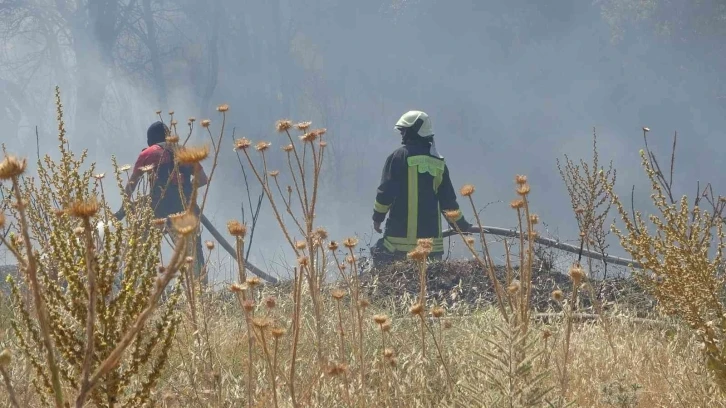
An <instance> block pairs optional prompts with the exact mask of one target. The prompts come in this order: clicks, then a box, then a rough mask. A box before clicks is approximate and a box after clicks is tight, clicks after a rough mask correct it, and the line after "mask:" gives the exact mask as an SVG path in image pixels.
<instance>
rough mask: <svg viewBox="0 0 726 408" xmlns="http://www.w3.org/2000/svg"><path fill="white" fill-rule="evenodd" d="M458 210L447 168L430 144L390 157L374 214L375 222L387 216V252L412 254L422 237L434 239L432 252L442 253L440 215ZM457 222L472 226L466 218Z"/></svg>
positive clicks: (402, 149)
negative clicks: (432, 151)
mask: <svg viewBox="0 0 726 408" xmlns="http://www.w3.org/2000/svg"><path fill="white" fill-rule="evenodd" d="M458 209H459V204H458V203H457V201H456V192H455V191H454V187H453V186H452V184H451V179H450V178H449V169H448V166H446V163H445V161H444V160H443V159H439V158H437V157H434V156H431V155H430V154H429V145H428V143H420V144H419V143H414V144H406V145H404V146H402V147H400V148H398V149H396V150H395V151H394V152H393V153H391V155H390V156H388V158H387V159H386V163H385V165H384V166H383V174H382V176H381V184H380V185H379V187H378V194H377V195H376V201H375V204H374V211H373V220H374V221H376V222H382V221H383V220H384V219H385V217H386V213H388V220H387V221H386V226H385V232H384V236H383V245H384V246H385V247H386V249H388V250H389V251H391V252H394V251H401V252H410V251H412V250H413V249H414V248H415V247H416V244H417V240H418V239H419V238H433V241H434V246H433V250H432V252H433V253H439V252H443V251H444V244H443V238H442V235H441V232H442V230H441V213H442V211H447V210H458ZM454 221H455V222H456V224H457V225H458V226H459V228H461V229H467V228H469V226H470V224H469V223H468V222H467V221H466V220H465V219H464V217H463V216H460V217H459V219H457V220H454Z"/></svg>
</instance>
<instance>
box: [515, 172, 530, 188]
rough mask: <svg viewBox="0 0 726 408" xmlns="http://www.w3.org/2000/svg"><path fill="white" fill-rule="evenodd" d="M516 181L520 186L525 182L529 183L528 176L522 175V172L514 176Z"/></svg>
mask: <svg viewBox="0 0 726 408" xmlns="http://www.w3.org/2000/svg"><path fill="white" fill-rule="evenodd" d="M514 182H515V183H517V184H518V185H520V186H521V185H523V184H526V183H527V176H525V175H522V174H517V175H516V176H514Z"/></svg>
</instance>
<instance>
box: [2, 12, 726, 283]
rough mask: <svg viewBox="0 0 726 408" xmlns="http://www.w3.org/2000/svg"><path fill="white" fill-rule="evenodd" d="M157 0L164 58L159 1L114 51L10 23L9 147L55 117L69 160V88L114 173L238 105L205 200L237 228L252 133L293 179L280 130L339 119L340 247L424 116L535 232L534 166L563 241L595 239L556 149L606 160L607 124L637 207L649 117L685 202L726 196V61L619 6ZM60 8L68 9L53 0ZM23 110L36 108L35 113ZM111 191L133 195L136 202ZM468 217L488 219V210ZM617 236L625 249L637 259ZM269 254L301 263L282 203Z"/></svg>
mask: <svg viewBox="0 0 726 408" xmlns="http://www.w3.org/2000/svg"><path fill="white" fill-rule="evenodd" d="M142 3H143V5H144V6H145V5H147V4H148V6H149V7H150V8H149V9H148V10H151V14H150V16H152V17H153V21H154V22H155V23H154V24H153V26H154V28H155V37H154V39H155V44H156V48H157V49H156V52H154V51H153V50H152V48H153V47H151V45H152V44H151V43H150V42H149V41H148V38H147V37H148V35H147V34H148V33H149V30H148V28H149V27H148V26H147V25H146V24H145V23H143V22H141V21H143V17H145V16H146V15H145V14H144V13H145V11H148V10H146V9H144V7H142V6H139V7H140V8H138V10H137V9H136V8H133V9H132V14H133V13H138V15H132V16H130V17H129V16H124V14H123V13H124V11H123V10H124V6H127V5H128V4H130V3H128V2H125V1H119V2H118V5H119V6H120V7H119V8H118V9H116V13H117V19H116V20H114V21H115V22H116V23H118V22H120V21H125V22H132V23H131V25H118V26H117V27H118V33H116V34H118V35H117V36H116V39H115V40H113V42H112V49H110V50H106V49H105V48H104V47H106V46H107V42H108V41H109V40H108V36H105V37H103V36H100V37H99V35H100V34H99V33H100V31H98V30H96V31H93V30H90V31H82V30H81V29H80V28H79V27H75V26H71V24H70V23H69V21H72V20H70V19H67V20H64V21H66V22H67V23H65V24H66V26H65V27H64V28H63V30H62V33H63V35H62V36H59V40H57V41H50V40H48V39H47V36H45V37H44V35H43V32H42V27H43V26H42V24H40V23H39V22H35V23H32V24H31V23H23V24H25V25H22V24H21V25H15V26H12V25H7V26H6V27H9V28H7V29H4V31H3V33H2V34H3V35H4V36H5V37H6V38H7V39H8V41H7V42H6V44H5V45H4V48H3V50H2V54H0V81H2V83H3V84H6V85H5V86H4V87H0V89H2V90H3V92H2V93H1V94H0V107H3V108H4V110H3V111H2V112H4V115H5V116H3V117H2V118H0V120H2V124H3V129H4V132H6V135H7V137H3V141H4V142H5V143H6V145H7V147H8V150H9V151H11V152H14V153H17V154H22V155H26V156H28V157H32V158H34V157H35V155H36V134H35V127H36V126H38V129H39V131H38V132H39V133H38V142H39V146H37V150H39V151H40V154H45V153H50V154H53V153H54V152H55V148H56V145H57V142H56V140H55V129H56V124H55V122H54V118H55V112H54V107H53V86H54V85H55V84H60V85H61V91H62V98H63V103H64V105H65V115H66V124H67V127H68V131H69V138H70V140H71V144H72V147H73V148H74V150H75V151H76V152H77V153H80V150H81V149H88V150H89V158H90V160H92V161H95V162H96V163H97V167H98V170H99V172H102V171H106V172H107V173H108V172H110V171H111V170H112V168H111V155H115V156H116V157H117V159H118V161H119V164H126V163H129V164H132V163H133V162H134V160H135V159H136V156H137V155H138V153H139V152H140V151H141V149H142V148H144V147H145V131H146V127H147V126H148V125H149V124H150V123H152V122H153V121H155V120H157V116H156V114H155V111H156V110H161V111H162V116H163V117H164V120H166V121H168V119H169V118H168V115H167V113H168V111H169V110H174V112H175V117H176V118H177V120H178V121H179V123H180V124H181V126H180V127H181V128H185V125H184V124H185V123H186V119H187V117H190V116H194V117H196V118H197V119H198V120H201V119H204V118H210V119H211V120H212V132H213V133H215V132H217V131H218V130H219V126H220V125H221V115H220V114H218V113H217V112H215V111H214V106H215V105H216V104H220V103H228V104H229V105H230V107H231V109H230V111H229V112H228V122H227V126H226V129H227V130H226V135H225V138H224V140H223V144H222V152H221V154H220V163H219V168H218V170H217V172H216V174H215V179H214V180H213V182H212V186H211V190H210V192H209V199H208V205H207V208H206V210H205V213H206V214H207V216H208V217H209V218H210V219H211V220H212V221H213V222H214V223H215V225H217V226H218V228H219V229H220V231H223V232H224V230H225V228H224V225H225V223H226V221H227V220H229V219H232V218H236V219H240V220H242V217H243V216H242V214H243V212H246V213H245V220H246V221H247V222H249V220H250V217H251V214H250V213H249V211H250V208H249V207H250V205H249V202H248V197H247V190H246V187H245V184H244V182H243V177H242V171H241V169H240V165H239V162H238V159H237V157H236V155H235V153H233V152H232V131H233V130H234V135H235V137H243V136H244V137H247V138H249V139H251V140H253V141H259V140H267V141H270V142H271V143H272V144H273V149H271V155H270V156H271V159H270V169H277V170H280V171H281V172H283V173H285V172H286V168H285V166H286V165H285V162H284V161H283V160H282V159H283V154H282V152H281V151H279V150H278V149H279V147H280V146H282V145H283V144H284V143H285V140H284V139H283V137H282V136H281V135H279V134H277V133H276V132H275V130H274V123H275V121H276V120H277V119H280V118H291V119H292V120H296V121H297V120H300V121H302V120H312V121H313V122H314V126H315V127H325V128H327V129H328V133H327V135H326V137H327V138H328V141H329V149H330V152H331V155H329V156H328V158H327V160H328V164H327V167H326V175H325V176H324V177H325V178H324V182H323V184H322V186H321V204H320V210H319V211H318V214H316V215H317V217H318V221H317V222H318V224H319V225H321V226H325V227H326V228H327V229H328V231H329V233H330V235H331V238H333V239H338V240H342V239H344V238H345V237H347V236H350V235H354V234H358V235H359V236H360V238H361V242H362V243H366V242H371V243H374V242H375V240H376V239H378V238H379V237H380V236H379V235H378V234H375V233H374V232H373V230H372V225H371V224H372V222H371V216H372V211H373V210H372V207H373V200H374V197H375V190H376V187H377V185H378V182H379V177H380V171H381V168H382V165H383V162H384V161H385V158H386V156H387V155H388V154H389V153H390V152H392V151H393V150H394V149H395V148H397V147H398V145H399V142H400V139H399V136H398V134H397V133H396V132H395V131H394V130H393V124H394V123H395V121H396V120H397V118H398V117H399V116H400V115H401V114H402V113H403V112H405V111H407V110H410V109H420V110H424V111H426V112H427V113H428V114H429V115H430V117H431V118H432V121H433V125H434V129H435V133H436V140H437V147H438V149H439V151H440V153H441V154H442V155H443V156H444V157H445V158H446V160H447V163H448V166H449V169H450V172H451V175H452V179H453V182H454V184H455V186H456V187H457V188H458V187H459V186H461V185H463V184H465V183H471V184H474V185H475V186H476V187H477V193H476V200H477V203H478V204H479V205H480V206H481V207H483V206H484V205H485V204H487V203H491V204H489V205H488V206H487V207H486V208H485V209H484V210H483V211H482V214H481V215H482V218H483V222H484V223H485V224H488V225H496V226H501V227H514V226H515V221H516V220H515V215H514V213H513V212H512V210H511V209H510V208H509V205H508V203H509V201H510V199H511V198H513V197H514V181H513V177H514V175H515V174H526V175H527V176H528V178H529V179H530V180H531V184H532V194H531V199H532V201H533V207H534V211H535V212H536V213H537V214H539V216H540V218H541V219H542V220H543V221H544V222H545V223H547V225H548V226H549V227H550V228H552V231H553V232H554V231H556V234H557V235H558V237H559V238H560V239H562V240H575V239H576V238H577V234H578V231H577V230H576V223H575V222H574V216H573V215H572V211H571V208H570V203H569V198H568V196H567V193H566V190H565V187H564V184H563V183H562V181H561V179H560V175H559V174H558V172H557V168H556V162H555V160H556V158H560V159H562V158H563V156H564V155H565V154H567V155H568V156H569V157H571V158H572V159H574V160H579V159H580V158H584V159H586V160H589V158H590V157H591V148H592V132H593V128H595V129H596V131H597V134H598V141H599V151H600V160H601V163H602V164H603V165H605V166H607V164H608V161H609V160H613V162H614V166H615V167H616V168H617V169H618V178H617V190H618V191H619V192H620V193H621V194H622V195H624V196H625V195H628V194H629V193H630V189H631V186H633V185H635V188H636V197H635V204H636V207H642V208H644V209H647V208H648V207H647V206H648V202H649V198H648V195H649V194H650V192H649V185H648V183H647V180H646V179H645V177H644V175H643V172H642V170H641V168H640V163H639V157H638V150H639V149H640V148H641V147H642V133H641V130H640V129H641V128H642V127H643V126H648V127H650V129H651V132H650V133H649V136H648V137H649V138H651V140H650V141H649V143H650V144H651V146H653V147H654V148H655V150H656V151H657V152H658V153H660V154H661V155H663V156H664V157H665V156H666V155H668V154H669V150H668V149H669V148H670V143H671V137H672V135H673V133H674V132H675V131H678V132H679V134H680V141H681V142H680V144H679V146H678V149H679V152H678V158H677V163H676V164H677V166H678V167H677V171H676V180H675V184H676V191H678V192H679V194H680V193H685V194H689V195H692V194H693V193H694V192H695V184H694V183H695V181H696V180H701V181H702V182H703V181H711V182H713V183H714V187H715V189H716V191H721V190H723V187H725V186H724V183H725V182H722V181H720V179H721V178H720V177H718V174H719V172H720V169H721V168H722V164H723V162H722V160H723V159H721V156H722V155H721V153H720V150H721V148H722V147H723V146H724V143H725V142H724V139H723V131H722V129H723V128H724V115H723V107H724V105H723V102H722V101H721V100H720V99H718V98H717V97H718V95H717V93H718V92H720V90H721V89H722V87H720V85H718V84H720V82H719V75H720V74H719V72H718V70H716V69H713V68H711V67H709V66H708V65H707V64H706V62H704V61H706V60H705V59H704V60H703V61H702V60H699V59H697V58H696V57H694V56H693V55H694V54H693V53H689V54H684V50H683V46H680V45H678V44H670V43H664V42H662V41H660V40H659V39H658V38H656V37H655V36H653V35H645V34H643V35H638V36H631V37H627V36H626V37H624V39H622V40H621V41H620V42H619V43H613V42H612V41H611V39H612V32H611V28H610V26H609V25H608V24H607V21H606V20H605V19H603V17H602V15H601V13H600V9H599V7H596V6H592V5H590V4H589V3H588V2H579V1H572V0H558V1H552V2H548V3H547V5H543V3H542V2H532V1H523V0H517V1H510V2H502V3H496V2H495V3H492V2H487V3H484V2H477V1H461V2H457V3H456V4H452V3H451V2H443V1H437V0H417V1H371V2H351V3H338V2H332V1H328V0H316V1H312V2H305V4H301V2H295V1H291V0H287V1H282V0H280V1H266V2H261V3H260V2H238V1H232V0H223V1H212V0H207V1H199V2H191V1H186V0H178V1H158V0H150V1H146V2H142ZM23 4H36V5H37V6H38V7H39V6H42V5H45V2H44V1H42V0H36V1H35V2H33V1H30V2H25V3H19V2H18V3H12V4H11V5H10V6H9V7H10V10H9V11H8V10H5V11H0V19H4V20H5V21H19V20H18V18H19V17H18V16H19V15H23V11H22V7H24V6H23ZM79 4H81V3H80V2H79ZM45 6H47V7H48V8H49V9H51V10H54V11H53V13H57V15H59V16H62V15H63V11H61V10H56V9H55V7H56V6H55V5H53V4H50V2H49V3H48V4H47V5H45ZM0 8H1V6H0ZM69 12H70V11H69V10H66V11H65V13H69ZM59 24H60V23H59ZM13 30H14V31H13ZM23 30H25V31H28V32H29V33H26V32H25V31H23ZM33 30H34V31H33ZM21 31H23V32H22V33H21ZM89 32H90V34H93V35H91V37H90V38H92V39H93V41H91V42H86V43H83V44H85V45H83V46H85V47H92V48H94V49H95V50H97V51H98V50H100V51H108V52H97V53H96V54H93V55H97V58H95V59H91V58H79V57H78V56H79V55H82V54H83V53H84V52H85V51H89V52H90V49H89V50H84V49H82V48H78V47H80V46H81V45H78V43H73V42H72V41H71V40H72V39H74V38H77V37H79V36H80V35H81V34H82V33H89ZM139 33H141V34H139ZM43 38H45V39H43ZM31 40H32V41H31ZM35 40H38V41H35ZM41 40H42V41H41ZM104 41H106V42H104ZM38 44H41V45H38ZM54 47H56V48H57V49H56V50H55V51H54V50H53V48H54ZM54 52H55V53H57V55H56V54H54ZM89 55H90V54H89ZM674 55H675V56H677V57H674ZM685 55H688V59H686V58H685V57H683V56H685ZM696 56H697V53H696ZM704 58H705V57H704ZM34 61H38V62H37V64H36V65H37V66H38V68H37V72H35V73H33V71H32V68H33V67H34V66H35V65H33V62H34ZM155 61H156V62H155ZM79 64H85V65H83V66H80V65H79ZM91 74H92V75H91ZM90 77H92V78H93V80H91V79H89V78H90ZM18 90H19V91H18ZM98 92H101V94H100V95H101V98H100V101H101V102H102V103H101V104H100V106H99V109H97V110H95V109H93V105H89V103H87V101H86V99H87V98H91V97H96V95H97V94H98ZM162 93H163V94H162ZM84 98H86V99H84ZM84 101H86V103H83V102H84ZM11 108H12V109H11ZM13 112H21V113H22V115H21V117H20V119H17V114H16V113H13ZM197 123H198V122H197ZM181 133H182V137H184V136H185V135H186V134H185V132H181ZM205 142H208V136H207V135H206V133H205V132H204V131H202V130H201V129H195V131H194V132H193V136H192V139H191V141H190V143H193V144H198V143H205ZM243 163H245V164H246V161H245V160H244V158H243ZM206 165H207V166H209V165H211V162H207V163H206ZM248 170H249V169H248ZM248 178H249V182H250V190H251V193H252V201H253V204H254V203H255V202H256V200H257V197H258V195H259V193H260V190H259V188H258V186H257V184H256V181H255V180H254V177H253V176H252V174H251V173H250V172H249V171H248ZM110 195H111V196H110V197H109V199H110V201H111V205H112V206H117V205H118V204H119V203H120V199H119V196H118V195H117V194H116V195H114V194H110ZM462 204H465V203H464V202H462ZM464 214H465V216H466V217H467V218H469V219H470V220H473V214H472V211H471V209H470V208H468V206H464ZM611 216H612V217H613V218H615V217H616V214H615V212H613V213H612V214H611ZM205 239H211V237H209V236H208V234H205ZM612 243H613V244H614V245H613V246H612V248H611V251H612V253H613V255H620V256H624V255H625V254H623V253H622V251H620V250H619V248H618V247H617V245H616V242H614V241H613V242H612ZM252 245H253V248H252V250H251V253H250V261H251V262H252V263H254V264H256V265H257V266H259V267H263V268H264V267H270V268H273V269H275V268H276V269H277V270H279V271H280V273H281V274H283V275H287V274H288V273H289V272H286V271H285V264H286V263H294V259H293V258H291V256H290V252H289V251H288V250H287V248H286V244H285V243H284V241H283V240H282V234H281V233H280V231H279V227H278V226H277V222H276V220H275V219H274V218H273V217H272V214H271V209H270V208H269V205H268V204H267V201H266V200H265V201H264V203H263V206H262V210H261V216H260V219H259V221H258V225H257V228H256V230H255V235H254V239H253V241H252ZM501 252H503V250H501ZM455 254H457V256H465V253H464V252H462V251H459V252H456V253H455ZM225 273H227V272H220V274H221V275H224V274H225ZM218 278H221V276H218Z"/></svg>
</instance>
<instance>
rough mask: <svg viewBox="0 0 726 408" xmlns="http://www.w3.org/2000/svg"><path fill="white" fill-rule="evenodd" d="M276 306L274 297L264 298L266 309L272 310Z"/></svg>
mask: <svg viewBox="0 0 726 408" xmlns="http://www.w3.org/2000/svg"><path fill="white" fill-rule="evenodd" d="M276 305H277V299H275V297H274V296H268V297H266V298H265V306H267V308H268V309H273V308H274V307H275V306H276Z"/></svg>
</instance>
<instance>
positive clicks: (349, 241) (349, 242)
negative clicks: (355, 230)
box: [343, 237, 358, 249]
mask: <svg viewBox="0 0 726 408" xmlns="http://www.w3.org/2000/svg"><path fill="white" fill-rule="evenodd" d="M343 245H344V246H345V247H346V248H348V249H353V248H355V247H356V245H358V239H356V238H352V237H351V238H346V239H345V241H343Z"/></svg>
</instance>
